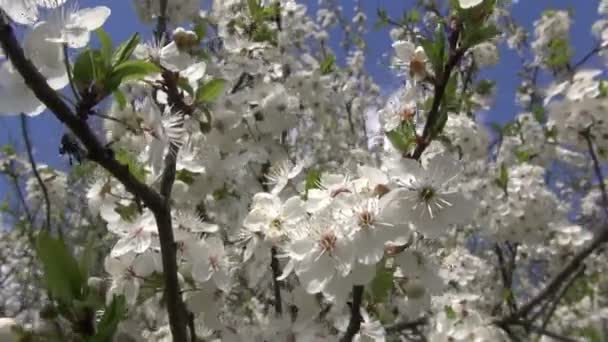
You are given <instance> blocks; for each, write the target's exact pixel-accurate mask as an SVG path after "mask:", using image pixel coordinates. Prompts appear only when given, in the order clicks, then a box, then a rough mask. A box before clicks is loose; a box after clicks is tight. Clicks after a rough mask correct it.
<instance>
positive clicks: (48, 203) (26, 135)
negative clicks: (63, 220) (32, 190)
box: [21, 113, 63, 237]
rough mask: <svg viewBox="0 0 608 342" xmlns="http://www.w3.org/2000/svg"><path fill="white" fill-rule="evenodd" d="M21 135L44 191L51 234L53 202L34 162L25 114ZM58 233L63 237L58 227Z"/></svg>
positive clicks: (46, 225) (33, 170)
mask: <svg viewBox="0 0 608 342" xmlns="http://www.w3.org/2000/svg"><path fill="white" fill-rule="evenodd" d="M21 134H22V136H23V141H24V142H25V150H26V151H27V157H28V160H29V162H30V166H31V167H32V173H34V177H36V180H37V181H38V186H40V189H41V190H42V195H43V197H44V204H45V206H46V222H45V228H46V230H47V232H49V233H50V232H51V200H50V197H49V190H48V189H47V187H46V184H44V181H43V180H42V177H40V173H39V172H38V165H36V160H34V154H33V153H32V142H31V141H30V134H29V132H28V128H27V117H26V116H25V114H23V113H21ZM57 233H58V234H59V237H62V235H63V234H62V231H61V229H60V228H59V226H58V227H57Z"/></svg>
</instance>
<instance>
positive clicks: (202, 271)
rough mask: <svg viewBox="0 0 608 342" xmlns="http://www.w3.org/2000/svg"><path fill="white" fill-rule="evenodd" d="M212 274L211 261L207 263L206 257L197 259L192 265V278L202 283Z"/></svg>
mask: <svg viewBox="0 0 608 342" xmlns="http://www.w3.org/2000/svg"><path fill="white" fill-rule="evenodd" d="M212 275H213V268H212V267H211V263H209V259H208V258H204V259H202V260H197V261H196V263H195V264H194V265H192V278H193V279H194V280H196V281H198V282H200V283H204V282H206V281H208V280H209V279H211V276H212Z"/></svg>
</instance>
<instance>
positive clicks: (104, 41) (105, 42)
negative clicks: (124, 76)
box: [95, 27, 114, 67]
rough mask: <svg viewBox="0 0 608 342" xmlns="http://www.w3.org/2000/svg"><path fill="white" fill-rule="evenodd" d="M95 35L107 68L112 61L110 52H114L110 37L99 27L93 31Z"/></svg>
mask: <svg viewBox="0 0 608 342" xmlns="http://www.w3.org/2000/svg"><path fill="white" fill-rule="evenodd" d="M95 33H97V37H98V38H99V42H100V43H101V55H102V56H103V59H104V62H105V63H106V65H108V67H109V66H110V64H111V61H112V52H113V50H114V47H113V45H112V37H110V35H109V34H108V33H107V32H106V31H104V29H102V28H101V27H100V28H98V29H97V30H95Z"/></svg>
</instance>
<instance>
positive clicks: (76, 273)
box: [36, 231, 85, 305]
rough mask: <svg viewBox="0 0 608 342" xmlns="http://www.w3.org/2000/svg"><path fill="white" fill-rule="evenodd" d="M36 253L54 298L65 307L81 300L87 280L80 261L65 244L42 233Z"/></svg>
mask: <svg viewBox="0 0 608 342" xmlns="http://www.w3.org/2000/svg"><path fill="white" fill-rule="evenodd" d="M36 252H37V256H38V259H39V260H40V262H41V263H42V268H43V270H44V279H45V281H46V286H47V289H48V291H49V293H50V294H51V295H52V296H53V298H54V299H55V300H58V301H59V302H61V303H63V304H65V305H69V304H70V303H71V302H72V301H73V300H75V299H79V298H81V296H82V294H83V287H84V286H85V283H84V281H85V280H84V277H83V276H82V274H81V272H80V268H79V267H78V261H76V259H75V258H74V257H73V256H72V254H71V253H70V251H69V250H68V248H67V246H66V245H65V243H64V242H63V241H62V240H59V239H55V238H53V237H52V236H50V234H49V233H47V232H46V231H42V232H40V233H39V234H38V237H37V239H36Z"/></svg>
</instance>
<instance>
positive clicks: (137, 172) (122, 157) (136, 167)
mask: <svg viewBox="0 0 608 342" xmlns="http://www.w3.org/2000/svg"><path fill="white" fill-rule="evenodd" d="M114 156H115V158H116V160H117V161H118V162H119V163H121V164H123V165H126V166H127V167H128V168H129V172H131V173H132V174H133V176H134V177H135V178H136V179H137V180H138V181H140V182H142V183H143V182H145V180H146V170H145V169H144V167H143V165H141V164H140V163H139V162H138V161H137V160H136V159H135V157H133V156H132V155H131V153H129V152H128V151H127V150H125V149H122V148H121V149H118V150H116V151H115V152H114Z"/></svg>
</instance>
